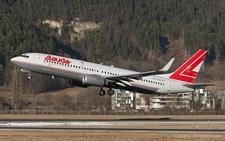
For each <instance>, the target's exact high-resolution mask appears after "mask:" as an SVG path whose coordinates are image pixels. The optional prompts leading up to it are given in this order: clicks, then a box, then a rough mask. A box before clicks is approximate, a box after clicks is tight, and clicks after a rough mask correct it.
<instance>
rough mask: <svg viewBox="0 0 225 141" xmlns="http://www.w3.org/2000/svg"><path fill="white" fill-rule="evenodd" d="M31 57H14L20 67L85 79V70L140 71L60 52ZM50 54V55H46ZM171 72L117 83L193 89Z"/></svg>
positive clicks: (149, 89) (148, 89)
mask: <svg viewBox="0 0 225 141" xmlns="http://www.w3.org/2000/svg"><path fill="white" fill-rule="evenodd" d="M26 55H27V57H21V56H18V57H14V58H12V59H11V61H12V62H13V63H14V64H15V65H17V66H18V67H20V68H22V69H24V70H28V71H31V72H36V73H42V74H48V75H52V76H58V77H63V78H67V79H71V80H74V81H77V82H81V81H82V78H83V76H84V75H85V74H95V75H99V76H102V77H103V78H104V77H108V76H120V75H128V74H134V73H138V72H135V71H131V70H126V69H121V68H116V67H112V66H106V65H101V64H97V63H91V62H86V61H81V60H76V59H71V58H66V57H61V56H56V55H49V54H42V53H27V54H26ZM46 58H47V59H46ZM168 76H169V74H161V75H150V76H146V77H142V79H141V80H138V81H133V82H130V84H131V85H132V86H129V85H126V86H125V87H120V86H118V87H116V88H120V89H125V90H130V91H135V92H140V93H146V94H153V93H165V94H166V93H181V92H191V91H193V89H191V88H187V87H185V86H183V84H185V83H184V82H182V81H178V80H173V79H170V78H169V77H168Z"/></svg>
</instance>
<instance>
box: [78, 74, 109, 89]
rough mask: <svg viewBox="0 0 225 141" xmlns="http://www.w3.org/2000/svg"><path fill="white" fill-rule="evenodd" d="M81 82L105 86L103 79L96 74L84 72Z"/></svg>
mask: <svg viewBox="0 0 225 141" xmlns="http://www.w3.org/2000/svg"><path fill="white" fill-rule="evenodd" d="M82 83H83V84H84V85H89V86H99V87H103V86H105V79H104V78H102V77H101V76H98V75H90V74H86V75H84V77H83V79H82Z"/></svg>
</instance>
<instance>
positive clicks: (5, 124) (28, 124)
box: [0, 120, 225, 133]
mask: <svg viewBox="0 0 225 141" xmlns="http://www.w3.org/2000/svg"><path fill="white" fill-rule="evenodd" d="M140 123H141V124H145V123H159V124H160V123H161V124H165V123H174V124H180V123H185V124H193V123H198V124H206V123H211V124H222V123H225V120H211V121H208V120H193V121H181V120H113V121H88V120H87V121H84V120H82V121H0V130H86V131H99V130H112V131H133V132H137V131H138V132H222V133H225V128H224V129H198V128H195V129H194V128H192V129H191V128H185V129H182V128H123V127H121V128H117V127H115V125H119V124H127V125H129V124H140ZM99 126H100V127H99ZM110 126H112V127H110ZM113 126H114V127H113Z"/></svg>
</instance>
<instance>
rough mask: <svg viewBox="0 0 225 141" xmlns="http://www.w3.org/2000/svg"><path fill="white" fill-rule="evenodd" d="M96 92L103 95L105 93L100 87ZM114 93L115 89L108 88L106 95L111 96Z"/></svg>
mask: <svg viewBox="0 0 225 141" xmlns="http://www.w3.org/2000/svg"><path fill="white" fill-rule="evenodd" d="M98 94H99V95H100V96H104V95H105V91H104V90H103V89H102V88H100V90H99V93H98ZM114 94H115V91H114V90H113V89H112V88H110V89H109V90H108V95H110V96H112V95H114Z"/></svg>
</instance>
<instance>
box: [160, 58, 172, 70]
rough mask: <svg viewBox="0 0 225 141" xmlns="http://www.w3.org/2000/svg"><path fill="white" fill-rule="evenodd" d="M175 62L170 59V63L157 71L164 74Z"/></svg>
mask: <svg viewBox="0 0 225 141" xmlns="http://www.w3.org/2000/svg"><path fill="white" fill-rule="evenodd" d="M174 60H175V58H171V59H170V61H169V62H168V63H167V64H166V65H165V66H164V67H163V68H162V69H160V70H159V71H163V72H166V71H168V70H169V69H170V67H171V65H172V64H173V61H174Z"/></svg>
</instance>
